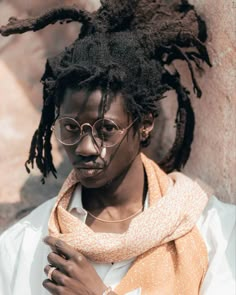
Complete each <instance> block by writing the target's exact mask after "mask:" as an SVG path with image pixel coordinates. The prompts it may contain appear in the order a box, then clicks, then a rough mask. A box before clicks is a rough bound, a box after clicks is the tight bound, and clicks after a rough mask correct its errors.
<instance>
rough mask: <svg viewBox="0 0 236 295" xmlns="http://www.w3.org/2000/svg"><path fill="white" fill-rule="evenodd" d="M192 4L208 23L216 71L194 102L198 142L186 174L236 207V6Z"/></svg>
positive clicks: (210, 72) (197, 0)
mask: <svg viewBox="0 0 236 295" xmlns="http://www.w3.org/2000/svg"><path fill="white" fill-rule="evenodd" d="M191 2H192V3H193V4H195V5H196V7H197V8H198V9H199V12H201V13H202V14H203V15H204V17H205V19H206V21H207V24H208V27H209V41H208V48H209V53H210V56H211V61H212V64H213V67H212V68H211V69H207V70H206V75H205V76H204V77H202V78H201V79H200V80H199V83H201V87H202V90H203V97H202V99H201V101H198V100H194V104H193V105H194V107H195V110H196V122H197V125H196V132H195V141H194V145H193V150H192V154H191V158H190V161H189V162H188V164H187V166H186V168H185V170H184V171H185V172H186V173H189V174H191V175H194V176H197V177H201V178H202V179H203V180H204V181H206V182H207V183H208V184H209V185H211V186H212V187H213V188H214V190H215V193H216V195H217V196H218V197H219V198H221V199H222V200H225V201H230V202H232V203H233V202H234V203H236V180H235V173H236V5H235V3H234V2H233V1H230V0H226V1H214V0H205V1H204V0H192V1H191Z"/></svg>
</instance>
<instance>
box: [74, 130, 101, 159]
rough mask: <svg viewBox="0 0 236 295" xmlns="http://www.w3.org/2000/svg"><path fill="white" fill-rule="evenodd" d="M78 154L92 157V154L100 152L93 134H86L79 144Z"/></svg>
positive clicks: (96, 154)
mask: <svg viewBox="0 0 236 295" xmlns="http://www.w3.org/2000/svg"><path fill="white" fill-rule="evenodd" d="M75 153H76V155H78V156H83V157H91V156H98V155H99V154H100V150H99V148H98V146H97V144H96V142H95V141H94V139H93V137H92V134H89V133H87V134H85V135H84V136H83V137H82V138H81V140H80V141H79V143H78V144H77V147H76V150H75Z"/></svg>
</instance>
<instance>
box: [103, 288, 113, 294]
mask: <svg viewBox="0 0 236 295" xmlns="http://www.w3.org/2000/svg"><path fill="white" fill-rule="evenodd" d="M111 294H114V293H113V292H112V288H111V287H110V286H109V287H106V289H105V290H104V291H103V293H102V295H111Z"/></svg>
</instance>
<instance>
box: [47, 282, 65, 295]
mask: <svg viewBox="0 0 236 295" xmlns="http://www.w3.org/2000/svg"><path fill="white" fill-rule="evenodd" d="M43 286H44V288H45V289H47V290H48V291H49V292H50V293H51V294H55V295H60V294H67V293H66V289H65V288H64V286H60V285H56V284H55V283H54V282H53V281H50V280H45V281H43Z"/></svg>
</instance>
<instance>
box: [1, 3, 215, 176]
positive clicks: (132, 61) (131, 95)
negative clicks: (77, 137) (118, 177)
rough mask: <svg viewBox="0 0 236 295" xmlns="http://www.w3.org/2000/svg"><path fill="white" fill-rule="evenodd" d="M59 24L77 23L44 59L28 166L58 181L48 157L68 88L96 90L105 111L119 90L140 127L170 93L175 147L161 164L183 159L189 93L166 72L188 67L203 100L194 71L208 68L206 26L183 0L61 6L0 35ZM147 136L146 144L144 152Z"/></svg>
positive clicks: (187, 146) (173, 165)
mask: <svg viewBox="0 0 236 295" xmlns="http://www.w3.org/2000/svg"><path fill="white" fill-rule="evenodd" d="M57 21H60V22H71V21H76V22H80V23H82V27H81V31H80V34H79V36H78V38H77V39H76V40H75V41H74V43H73V44H72V45H70V46H69V47H68V48H66V49H65V51H64V52H62V53H61V54H59V55H57V56H56V57H53V58H49V59H48V60H47V63H46V68H45V73H44V75H43V77H42V79H41V81H42V83H43V85H44V89H43V101H44V102H43V109H42V116H41V120H40V124H39V127H38V129H37V130H36V131H35V133H34V136H33V138H32V142H31V148H30V152H29V158H28V160H27V161H26V169H27V171H28V172H29V168H28V165H30V164H31V166H32V167H33V166H34V161H35V160H36V164H37V167H38V168H39V169H40V171H41V172H42V174H43V181H44V178H45V177H46V176H47V175H48V174H49V173H50V172H51V173H52V174H53V175H54V176H56V169H55V167H54V165H53V160H52V155H51V149H52V146H51V143H50V138H51V133H52V131H51V127H52V125H53V123H54V121H55V119H56V116H57V113H58V111H59V107H60V104H61V102H62V98H63V91H64V90H65V88H66V87H70V86H76V87H79V88H83V87H92V88H94V89H95V88H98V87H100V88H101V89H102V90H103V93H104V95H103V104H104V111H105V110H106V104H107V97H108V94H109V93H110V92H113V93H115V92H117V91H120V92H121V93H122V94H123V96H124V99H125V104H126V107H127V110H128V112H129V113H130V114H131V115H132V117H133V118H138V120H137V121H138V122H140V121H141V119H142V116H143V115H145V114H150V113H151V114H152V115H153V117H156V116H157V115H158V100H160V99H162V98H164V94H165V92H166V91H168V90H171V89H172V90H175V91H176V94H177V96H176V97H177V101H178V110H177V115H176V137H175V141H174V143H173V146H172V148H171V149H170V150H169V152H168V153H167V155H166V157H165V158H164V159H163V160H162V161H161V162H160V163H159V164H160V165H161V167H162V168H163V169H164V170H165V171H166V172H170V171H172V170H174V169H177V170H179V169H180V168H181V167H182V166H183V165H184V164H185V163H186V161H187V159H188V157H189V154H190V150H191V143H192V141H193V131H194V112H193V109H192V107H191V102H190V98H189V92H188V90H187V89H185V88H184V87H183V85H182V84H181V81H180V74H179V72H178V70H177V69H175V72H174V73H171V72H170V71H169V70H168V66H169V65H172V64H173V62H174V61H175V60H178V59H179V60H183V61H185V62H186V64H187V66H188V68H189V71H190V74H191V77H192V82H193V90H194V92H195V93H196V96H197V97H201V95H202V93H201V89H200V87H199V85H198V83H197V80H196V78H195V69H194V68H193V65H195V66H196V68H197V69H202V68H201V62H206V63H207V64H208V65H209V66H211V63H210V60H209V56H208V53H207V49H206V47H205V45H204V44H203V43H204V42H205V41H206V39H207V32H206V26H205V23H204V21H203V20H202V19H201V18H200V17H199V16H198V14H197V13H196V11H195V8H194V6H192V5H190V4H189V3H188V1H187V0H179V1H178V0H120V1H115V0H102V1H101V7H100V9H98V10H97V11H96V12H94V13H89V12H86V11H82V10H78V9H77V8H76V7H75V6H74V7H61V8H56V9H53V10H50V11H48V12H47V13H45V14H43V15H41V16H39V17H37V18H30V19H26V20H17V19H16V18H10V19H9V23H8V24H7V25H6V26H3V27H1V28H0V33H1V34H2V35H3V36H7V35H10V34H17V33H24V32H26V31H37V30H40V29H42V28H44V27H46V26H47V25H49V24H54V23H56V22H57ZM149 142H150V138H148V139H147V141H146V142H144V143H143V145H144V146H147V145H148V144H149Z"/></svg>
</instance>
